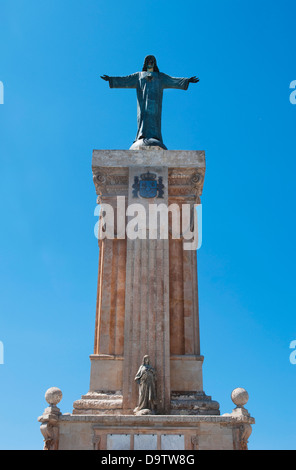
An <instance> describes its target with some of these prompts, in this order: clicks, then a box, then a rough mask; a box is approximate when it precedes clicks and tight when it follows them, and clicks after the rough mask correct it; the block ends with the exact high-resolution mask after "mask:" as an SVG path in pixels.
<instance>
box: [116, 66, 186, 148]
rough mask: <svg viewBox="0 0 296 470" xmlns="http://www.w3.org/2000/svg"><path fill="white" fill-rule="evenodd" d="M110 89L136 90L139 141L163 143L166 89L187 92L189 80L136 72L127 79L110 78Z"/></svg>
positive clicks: (155, 73)
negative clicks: (163, 113)
mask: <svg viewBox="0 0 296 470" xmlns="http://www.w3.org/2000/svg"><path fill="white" fill-rule="evenodd" d="M109 85H110V88H136V90H137V101H138V107H137V121H138V132H137V136H136V139H135V141H137V140H139V139H156V140H158V141H159V142H161V143H163V142H162V135H161V110H162V95H163V90H164V89H165V88H178V89H180V90H187V88H188V85H189V79H188V78H174V77H170V76H169V75H166V74H165V73H161V72H136V73H133V74H132V75H127V76H126V77H109Z"/></svg>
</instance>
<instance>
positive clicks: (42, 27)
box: [0, 0, 296, 449]
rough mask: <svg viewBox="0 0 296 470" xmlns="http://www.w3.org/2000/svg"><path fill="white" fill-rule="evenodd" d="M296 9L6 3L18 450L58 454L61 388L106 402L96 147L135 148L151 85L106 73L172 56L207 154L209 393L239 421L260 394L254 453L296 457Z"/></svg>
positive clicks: (187, 130) (92, 0)
mask: <svg viewBox="0 0 296 470" xmlns="http://www.w3.org/2000/svg"><path fill="white" fill-rule="evenodd" d="M295 13H296V6H295V2H293V1H292V0H291V1H290V0H286V1H285V2H280V1H272V0H270V1H266V0H261V1H260V2H258V1H255V0H249V1H248V2H235V1H234V0H225V1H223V2H222V1H218V0H207V1H198V0H194V1H193V0H188V1H187V2H186V3H183V4H180V2H177V1H175V0H171V1H170V2H167V1H164V0H157V1H156V0H142V1H141V2H136V1H131V0H127V1H125V2H121V1H118V0H114V1H113V2H112V3H111V2H105V1H101V0H84V1H77V0H63V1H58V0H51V1H50V2H49V1H45V0H38V1H37V0H1V3H0V16H1V30H0V81H2V82H3V84H4V104H3V105H0V174H1V184H0V204H1V251H0V256H1V258H0V286H1V294H0V341H2V343H3V345H4V364H2V365H0V384H1V386H0V423H1V424H0V448H1V449H16V448H21V449H40V448H42V436H41V433H40V430H39V423H38V422H37V417H38V416H39V415H41V414H42V412H43V410H44V408H45V406H46V402H45V399H44V393H45V391H46V390H47V388H49V387H51V386H57V387H59V388H61V390H62V391H63V395H64V396H63V400H62V402H61V403H60V407H61V410H62V412H71V411H72V404H73V401H74V400H76V399H78V398H80V396H81V395H82V394H85V393H86V392H87V391H88V386H89V371H90V362H89V354H91V353H92V351H93V340H94V323H95V303H96V288H97V273H98V255H99V251H98V246H97V240H96V239H95V237H94V232H93V227H94V224H95V222H96V219H95V217H94V209H95V206H96V194H95V190H94V185H93V182H92V174H91V156H92V150H93V149H127V148H129V147H130V145H131V144H132V142H133V140H134V137H135V134H136V96H135V92H134V90H110V89H109V88H108V85H107V84H106V82H103V81H102V80H101V79H100V78H99V76H100V75H102V74H108V75H126V74H129V73H132V72H136V71H139V70H141V68H142V64H143V60H144V57H145V56H146V55H147V54H154V55H155V56H156V58H157V61H158V66H159V69H160V70H161V71H163V72H165V73H167V74H169V75H173V76H187V77H189V76H192V75H197V76H199V78H200V82H199V83H198V84H197V85H190V86H189V89H188V91H187V92H183V91H179V90H166V91H165V94H164V101H163V126H162V133H163V139H164V142H165V144H166V146H167V147H168V148H169V149H174V150H178V149H185V150H205V151H206V165H207V170H206V178H205V184H204V192H203V196H202V204H203V238H202V239H203V243H202V247H201V249H200V250H198V278H199V302H200V329H201V353H202V354H203V355H204V356H205V361H204V369H203V370H204V389H205V392H206V393H207V394H208V395H211V396H212V397H213V399H215V400H217V401H219V403H220V408H221V413H226V412H230V411H231V410H232V408H233V404H232V402H231V399H230V393H231V391H232V390H233V388H235V387H238V386H242V387H245V388H246V389H247V390H248V392H249V395H250V399H249V402H248V404H247V408H248V409H249V411H250V413H251V414H252V415H253V416H254V417H255V419H256V425H255V426H254V427H253V433H252V435H251V438H250V442H249V448H250V449H295V447H296V446H295V442H296V431H295V417H296V413H295V386H296V379H295V377H296V365H292V364H291V363H290V361H289V355H290V353H291V350H290V349H289V345H290V342H291V341H292V340H294V339H296V327H295V287H294V283H295V264H296V257H295V246H294V240H295V216H294V213H295V209H294V208H295V202H296V201H295V190H294V188H295V166H296V165H295V157H296V155H295V153H296V152H295V125H296V105H292V104H291V103H290V101H289V95H290V93H291V90H290V89H289V85H290V82H291V81H292V80H296V62H295Z"/></svg>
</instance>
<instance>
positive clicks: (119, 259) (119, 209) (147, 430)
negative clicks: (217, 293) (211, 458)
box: [42, 147, 253, 450]
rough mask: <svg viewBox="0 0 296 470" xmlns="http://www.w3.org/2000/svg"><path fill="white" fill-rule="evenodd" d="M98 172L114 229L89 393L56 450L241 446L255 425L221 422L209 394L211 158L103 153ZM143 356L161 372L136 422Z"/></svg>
mask: <svg viewBox="0 0 296 470" xmlns="http://www.w3.org/2000/svg"><path fill="white" fill-rule="evenodd" d="M92 172H93V180H94V184H95V188H96V193H97V195H98V203H99V204H101V205H102V209H105V215H106V218H105V219H104V222H105V223H106V226H105V230H106V231H105V232H104V233H105V238H103V239H100V240H99V248H100V258H99V274H98V290H97V307H96V320H95V339H94V351H93V354H91V356H90V361H91V376H90V387H89V391H88V392H87V393H86V394H85V395H83V396H82V397H81V399H79V400H76V401H75V402H74V405H73V412H72V414H71V415H62V416H60V417H59V420H58V421H59V445H58V448H59V449H69V448H93V449H115V448H117V449H122V450H124V449H138V448H139V449H140V448H143V449H144V448H145V446H146V447H147V449H152V448H153V449H167V448H173V449H178V448H180V449H190V450H194V449H199V448H212V449H215V448H217V449H221V448H227V449H233V448H240V445H241V444H240V439H241V434H240V432H241V431H239V429H240V427H239V426H240V425H242V423H243V425H244V426H245V427H244V432H245V434H244V436H246V435H247V434H248V432H249V428H248V427H247V426H249V425H250V424H251V423H252V422H253V418H251V417H250V416H249V415H248V413H247V414H244V415H239V414H237V412H236V413H235V414H231V415H229V416H220V410H219V403H217V402H216V401H214V400H212V398H211V397H210V396H208V395H206V394H205V392H204V390H203V380H202V365H203V359H204V358H203V356H202V355H201V353H200V338H199V310H198V283H197V252H196V245H195V244H194V243H193V241H192V240H193V239H191V240H190V232H191V231H192V230H193V228H194V227H195V228H196V222H197V220H196V217H195V215H194V214H195V208H196V205H198V204H200V196H201V194H202V189H203V182H204V175H205V154H204V152H202V151H168V150H162V149H159V148H155V147H154V148H153V147H151V148H149V147H147V148H145V149H139V150H108V151H107V150H95V151H94V152H93V159H92ZM135 205H136V206H135ZM168 208H169V210H168ZM135 209H136V211H135ZM108 212H109V216H110V214H112V215H114V218H112V217H111V219H112V220H113V223H111V225H110V220H111V219H110V217H109V216H108ZM108 217H109V218H108ZM153 217H155V218H154V219H153ZM152 220H154V221H156V220H158V223H157V224H153V223H152V222H151V221H152ZM135 221H136V222H137V224H135ZM178 224H179V225H178ZM194 224H195V225H194ZM176 228H177V229H178V228H180V234H179V236H176ZM177 232H178V230H177ZM110 233H111V234H112V236H110ZM193 238H194V237H193ZM195 241H196V240H195ZM144 355H148V356H149V358H150V362H151V364H152V366H153V368H154V369H155V371H156V379H157V380H156V397H157V400H156V410H155V412H154V413H155V414H154V415H149V416H134V410H135V408H136V407H137V404H138V396H139V388H138V384H137V383H136V382H135V375H136V373H137V370H138V368H139V366H140V364H141V363H142V359H143V356H144ZM146 411H147V410H146ZM148 411H149V410H148ZM43 421H44V419H43ZM43 421H42V422H43ZM242 439H243V438H242ZM244 439H245V437H244Z"/></svg>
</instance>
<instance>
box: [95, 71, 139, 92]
mask: <svg viewBox="0 0 296 470" xmlns="http://www.w3.org/2000/svg"><path fill="white" fill-rule="evenodd" d="M101 78H102V79H103V80H105V81H106V82H109V86H110V88H137V83H138V73H133V74H131V75H127V76H126V77H109V75H102V76H101Z"/></svg>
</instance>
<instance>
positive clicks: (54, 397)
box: [45, 387, 63, 406]
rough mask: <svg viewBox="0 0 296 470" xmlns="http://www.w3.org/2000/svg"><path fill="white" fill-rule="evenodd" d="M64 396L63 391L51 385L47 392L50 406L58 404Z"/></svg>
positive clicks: (46, 397)
mask: <svg viewBox="0 0 296 470" xmlns="http://www.w3.org/2000/svg"><path fill="white" fill-rule="evenodd" d="M62 398H63V394H62V391H61V390H60V389H59V388H57V387H51V388H49V389H48V390H46V392H45V400H46V401H47V403H48V404H49V405H50V406H56V405H57V404H58V403H60V401H61V399H62Z"/></svg>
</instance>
